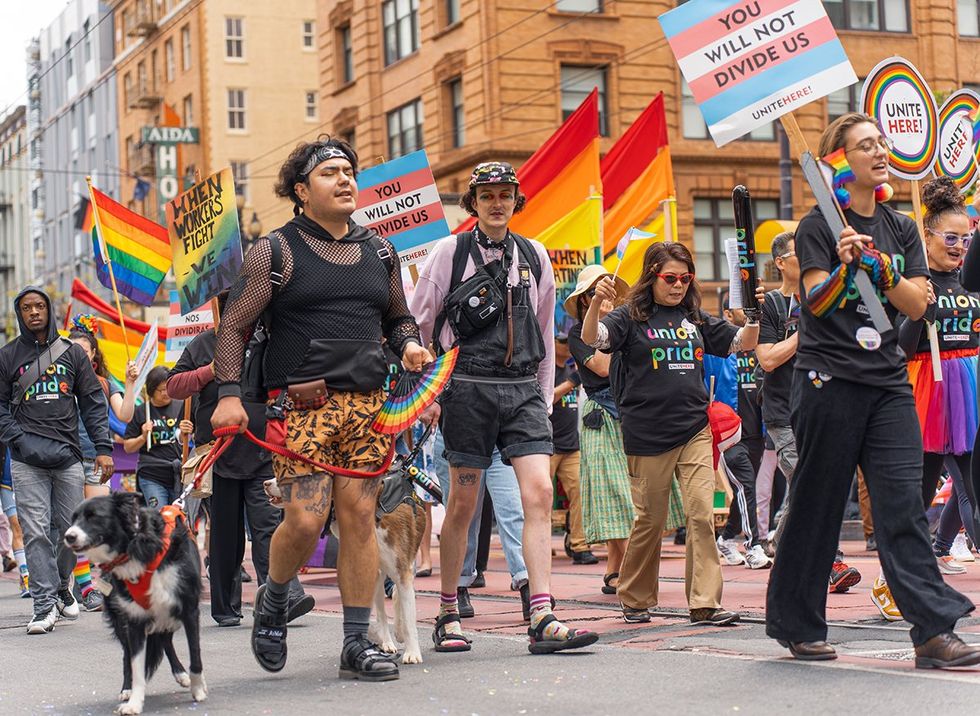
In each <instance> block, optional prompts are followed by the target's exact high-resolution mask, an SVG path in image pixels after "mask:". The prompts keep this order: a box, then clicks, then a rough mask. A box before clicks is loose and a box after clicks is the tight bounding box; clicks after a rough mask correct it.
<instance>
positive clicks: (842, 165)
mask: <svg viewBox="0 0 980 716" xmlns="http://www.w3.org/2000/svg"><path fill="white" fill-rule="evenodd" d="M823 161H824V162H825V163H826V164H828V165H829V166H830V168H831V169H833V170H834V188H835V189H836V188H837V187H839V186H841V185H842V184H847V183H848V182H852V181H854V172H853V171H852V170H851V165H850V164H848V162H847V155H846V154H845V149H844V147H841V148H840V149H838V150H837V151H835V152H831V153H830V154H828V155H827V156H825V157H823Z"/></svg>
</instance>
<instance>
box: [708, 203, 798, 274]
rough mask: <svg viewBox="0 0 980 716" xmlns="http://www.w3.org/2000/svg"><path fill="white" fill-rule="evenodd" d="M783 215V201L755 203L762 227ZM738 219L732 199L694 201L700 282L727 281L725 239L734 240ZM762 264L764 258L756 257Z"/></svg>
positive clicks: (753, 205) (756, 217) (755, 214)
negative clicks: (733, 208) (780, 208)
mask: <svg viewBox="0 0 980 716" xmlns="http://www.w3.org/2000/svg"><path fill="white" fill-rule="evenodd" d="M778 215H779V202H778V201H775V200H773V199H757V200H755V201H753V202H752V218H753V219H754V220H755V225H756V226H758V225H759V224H761V223H762V222H763V221H768V220H769V219H775V218H777V216H778ZM734 236H735V220H734V217H733V215H732V200H731V199H730V198H725V199H695V200H694V264H695V266H696V267H697V275H698V279H700V280H702V281H727V280H728V262H727V260H726V259H725V244H724V241H725V239H729V238H734ZM756 259H757V261H758V262H759V263H764V262H762V259H761V257H759V256H757V257H756Z"/></svg>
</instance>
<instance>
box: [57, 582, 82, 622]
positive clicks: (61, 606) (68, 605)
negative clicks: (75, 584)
mask: <svg viewBox="0 0 980 716" xmlns="http://www.w3.org/2000/svg"><path fill="white" fill-rule="evenodd" d="M55 606H56V607H58V613H59V614H61V617H62V618H63V619H67V620H69V621H73V620H75V619H78V614H79V609H78V600H77V599H75V595H74V594H72V593H71V585H68V587H67V588H66V589H60V590H58V600H57V601H56V602H55Z"/></svg>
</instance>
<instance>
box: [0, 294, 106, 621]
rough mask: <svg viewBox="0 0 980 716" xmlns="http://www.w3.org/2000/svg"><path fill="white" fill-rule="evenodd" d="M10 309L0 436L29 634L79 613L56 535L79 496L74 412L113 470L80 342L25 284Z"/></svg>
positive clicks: (0, 356)
mask: <svg viewBox="0 0 980 716" xmlns="http://www.w3.org/2000/svg"><path fill="white" fill-rule="evenodd" d="M14 311H15V312H16V313H17V319H18V322H19V323H20V331H21V333H20V336H18V337H17V338H15V339H14V340H12V341H11V342H10V343H8V344H7V345H5V346H4V347H3V348H0V442H3V443H6V444H7V445H9V446H10V456H11V474H12V476H13V485H14V491H15V493H16V495H17V513H18V516H19V517H20V522H21V527H22V529H23V531H24V544H25V549H26V552H27V565H28V568H29V569H30V573H31V597H32V598H33V600H34V617H33V619H32V620H31V622H30V624H28V626H27V633H28V634H44V633H46V632H50V631H52V630H53V629H54V624H55V622H56V621H57V620H58V618H59V616H60V617H63V618H65V619H76V618H77V617H78V612H79V609H78V603H77V602H76V600H75V598H74V597H73V596H72V593H71V574H72V569H73V568H74V566H75V555H74V554H73V553H72V552H71V550H69V549H68V548H67V547H66V546H65V545H64V544H63V543H62V542H61V535H62V534H63V533H64V531H65V530H66V529H68V526H69V525H70V524H71V515H72V512H73V511H74V509H75V508H76V507H77V506H78V504H79V503H80V502H81V501H82V499H83V497H84V484H85V475H84V473H83V471H82V450H81V447H80V445H79V441H78V417H79V415H81V418H82V422H83V423H84V424H85V429H86V431H87V432H88V434H89V436H90V437H91V438H92V442H93V443H95V448H96V453H97V457H96V458H95V470H96V472H98V473H99V475H100V476H102V475H109V474H111V473H112V468H113V465H112V441H111V440H110V438H109V418H108V412H107V406H106V400H105V395H104V394H103V392H102V386H101V385H100V384H99V381H98V379H97V378H96V376H95V371H94V370H93V369H92V364H91V362H90V361H89V359H88V357H87V356H86V355H85V352H84V351H83V350H82V348H81V346H77V345H74V344H72V343H70V342H69V341H66V340H65V339H63V338H60V337H59V336H58V329H57V326H56V322H55V321H54V320H53V315H52V310H51V299H49V298H48V295H47V294H46V293H44V291H42V290H41V289H39V288H36V287H34V286H28V287H27V288H25V289H24V290H22V291H21V292H20V293H19V294H17V297H16V298H15V299H14ZM25 374H27V375H26V376H25ZM76 401H77V409H76Z"/></svg>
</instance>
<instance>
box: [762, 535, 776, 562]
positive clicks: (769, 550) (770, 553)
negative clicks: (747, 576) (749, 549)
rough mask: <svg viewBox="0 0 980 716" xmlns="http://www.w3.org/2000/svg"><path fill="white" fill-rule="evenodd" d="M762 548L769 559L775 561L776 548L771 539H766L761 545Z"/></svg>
mask: <svg viewBox="0 0 980 716" xmlns="http://www.w3.org/2000/svg"><path fill="white" fill-rule="evenodd" d="M759 544H760V546H761V547H762V551H763V552H765V553H766V556H767V557H768V558H769V559H773V558H774V557H775V556H776V546H775V545H774V544H773V541H772V540H771V539H768V538H766V539H764V540H762V542H760V543H759Z"/></svg>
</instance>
